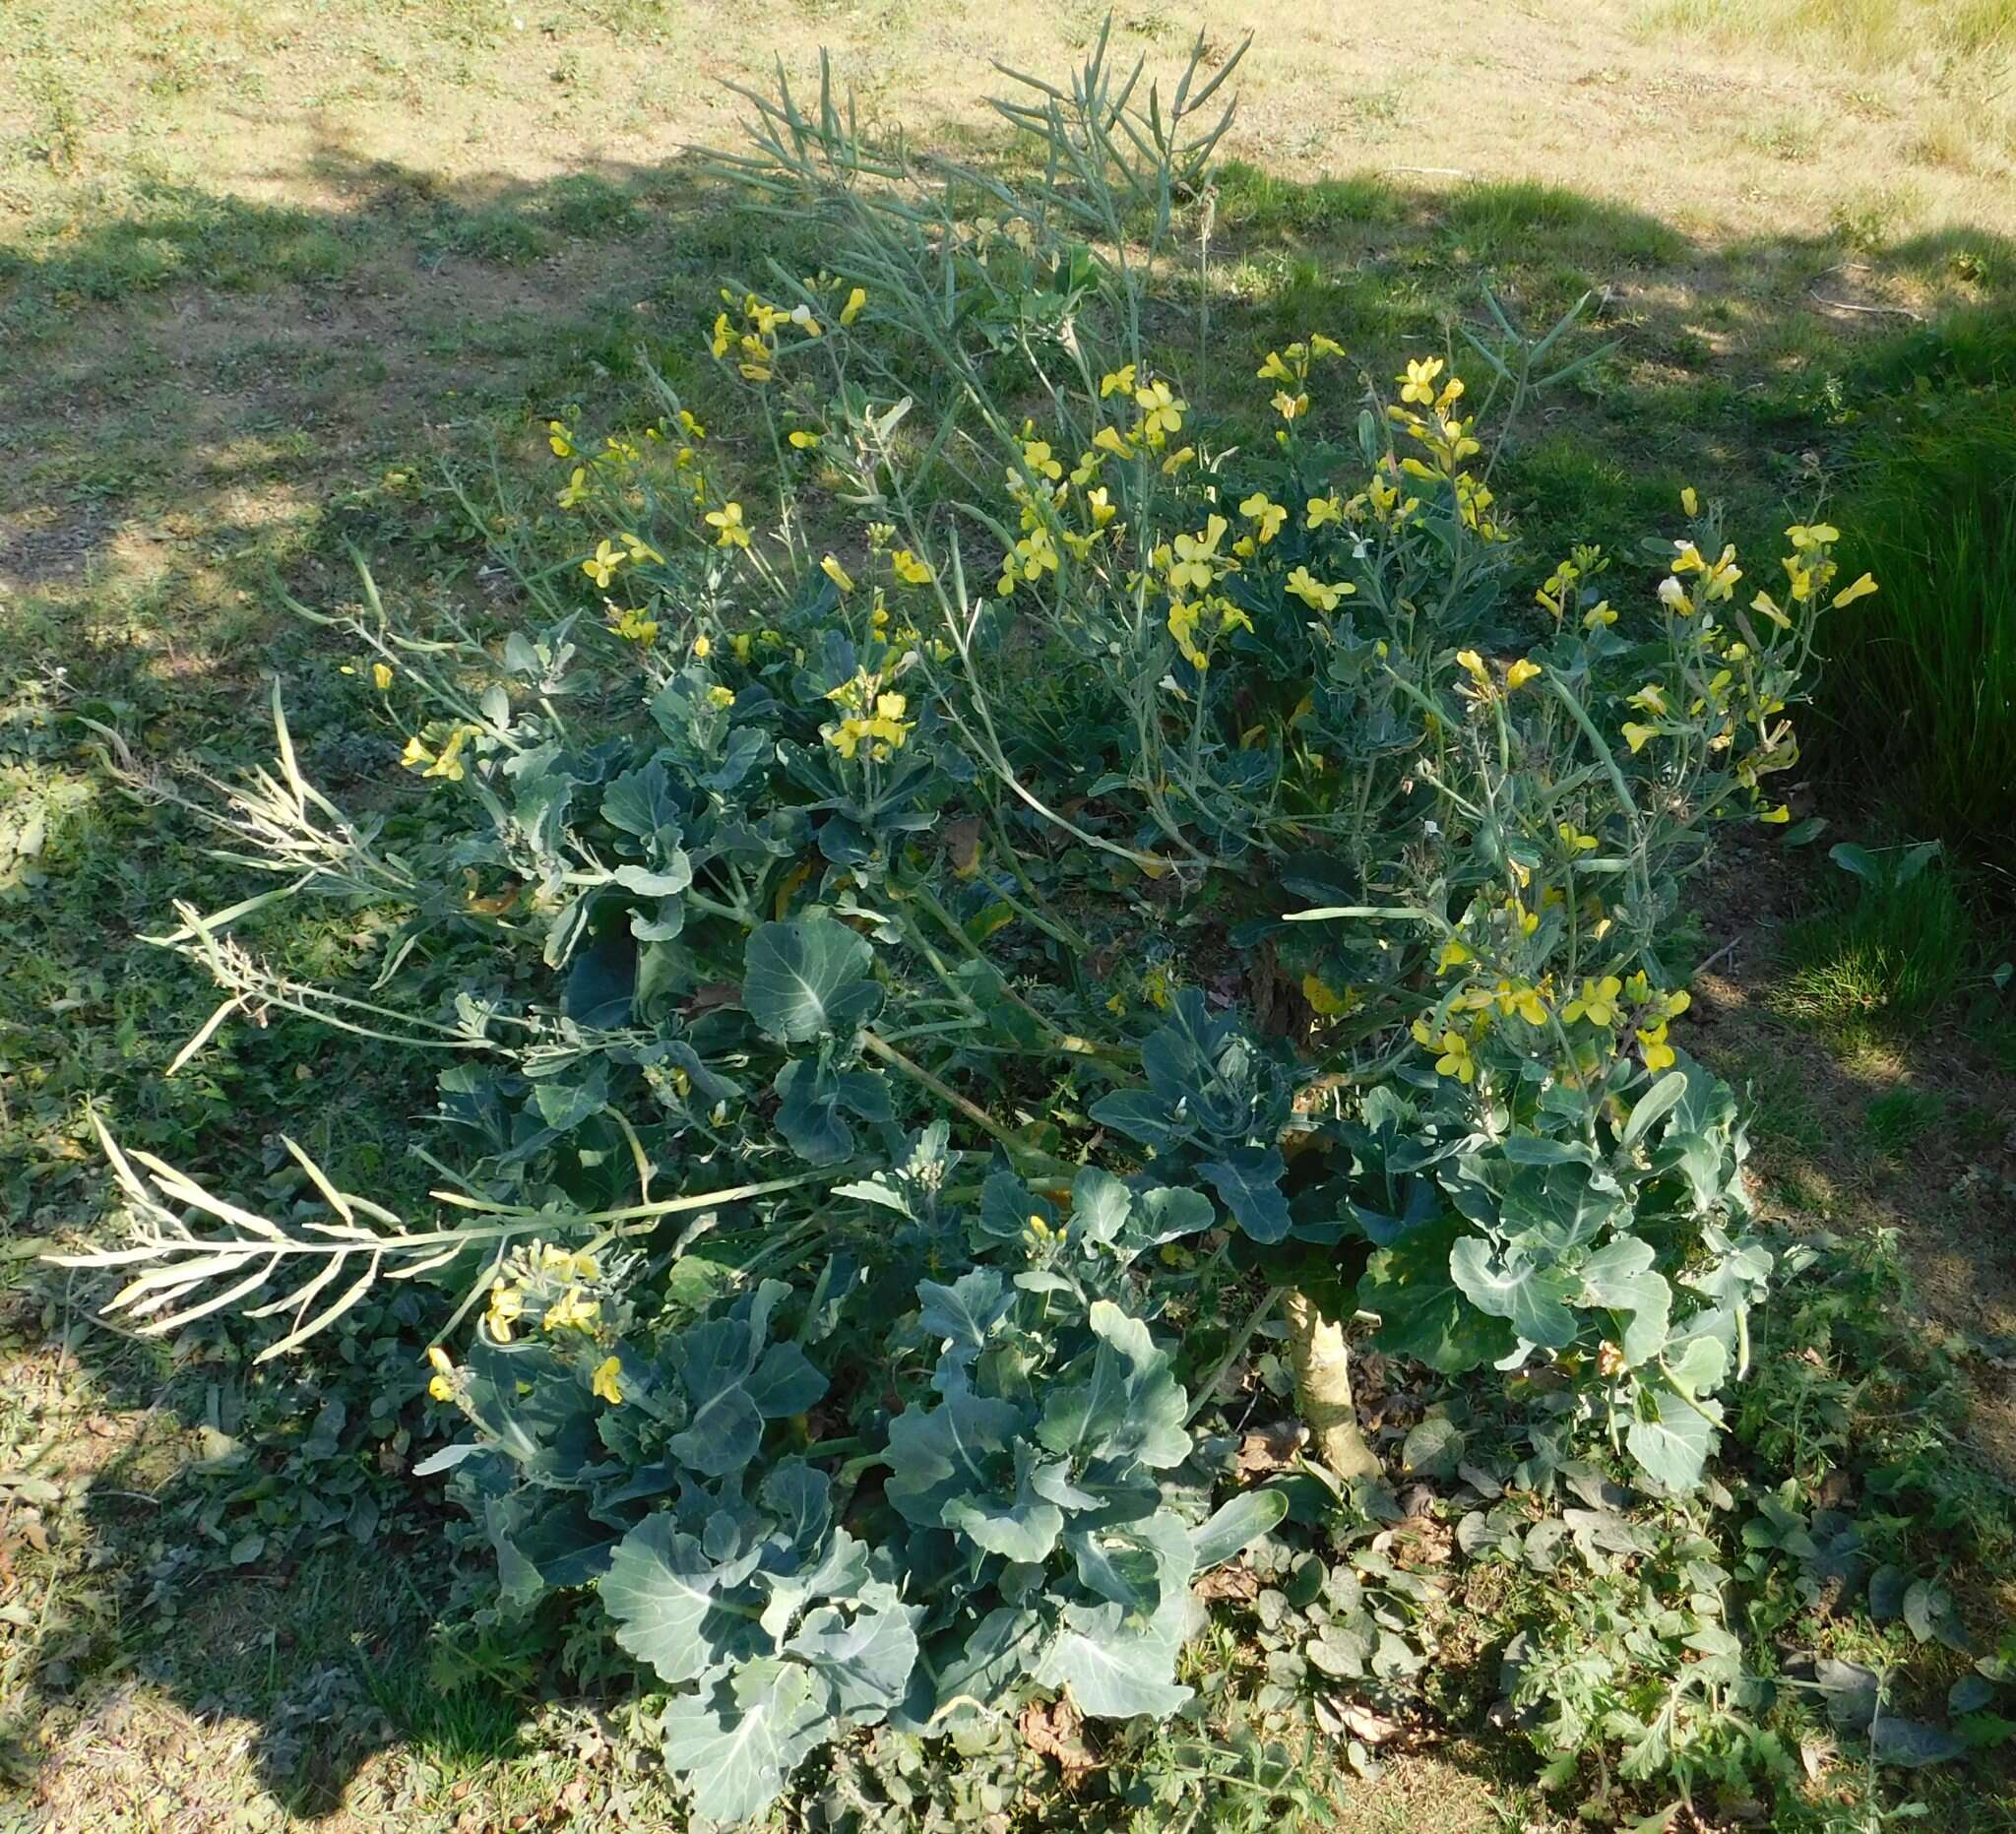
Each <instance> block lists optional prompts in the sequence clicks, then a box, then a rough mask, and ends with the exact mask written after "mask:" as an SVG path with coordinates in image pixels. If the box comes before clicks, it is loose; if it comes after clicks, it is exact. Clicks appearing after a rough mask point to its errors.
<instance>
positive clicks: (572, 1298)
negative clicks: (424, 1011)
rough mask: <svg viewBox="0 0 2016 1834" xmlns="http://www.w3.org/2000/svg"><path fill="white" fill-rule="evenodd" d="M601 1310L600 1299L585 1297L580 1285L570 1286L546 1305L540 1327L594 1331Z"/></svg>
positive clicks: (556, 1329) (549, 1329) (553, 1329)
mask: <svg viewBox="0 0 2016 1834" xmlns="http://www.w3.org/2000/svg"><path fill="white" fill-rule="evenodd" d="M601 1312H602V1307H601V1301H600V1300H599V1299H591V1298H585V1297H583V1296H582V1294H581V1290H580V1289H579V1288H578V1287H569V1288H568V1289H567V1291H566V1292H565V1293H563V1294H561V1295H560V1296H559V1297H558V1298H557V1299H555V1300H554V1301H553V1303H552V1304H550V1305H548V1306H547V1307H546V1315H545V1317H544V1318H543V1319H541V1320H540V1327H541V1329H543V1330H547V1331H593V1330H594V1329H595V1327H596V1325H597V1323H598V1321H599V1319H600V1317H601Z"/></svg>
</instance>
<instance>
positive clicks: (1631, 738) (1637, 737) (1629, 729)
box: [1624, 720, 1659, 755]
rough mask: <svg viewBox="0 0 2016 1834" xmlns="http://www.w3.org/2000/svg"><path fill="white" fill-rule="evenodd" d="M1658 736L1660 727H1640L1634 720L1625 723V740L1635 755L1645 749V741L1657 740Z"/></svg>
mask: <svg viewBox="0 0 2016 1834" xmlns="http://www.w3.org/2000/svg"><path fill="white" fill-rule="evenodd" d="M1658 736H1659V727H1656V726H1640V725H1639V724H1638V723H1637V722H1636V721H1633V720H1626V721H1625V722H1624V739H1625V742H1626V743H1628V744H1629V745H1630V747H1631V750H1632V752H1633V754H1634V755H1635V754H1636V753H1638V752H1641V751H1643V750H1644V749H1645V741H1646V740H1647V739H1652V738H1657V737H1658Z"/></svg>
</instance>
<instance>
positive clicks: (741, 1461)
mask: <svg viewBox="0 0 2016 1834" xmlns="http://www.w3.org/2000/svg"><path fill="white" fill-rule="evenodd" d="M676 1354H677V1360H678V1364H679V1377H680V1380H681V1381H682V1382H683V1383H684V1384H685V1388H686V1396H687V1399H688V1401H689V1402H690V1403H691V1404H692V1408H693V1413H692V1417H691V1419H690V1420H688V1422H687V1423H686V1425H685V1427H684V1429H683V1430H681V1431H679V1432H676V1433H674V1434H673V1435H672V1436H671V1438H670V1440H669V1441H667V1446H668V1449H669V1450H670V1452H671V1454H672V1456H673V1457H674V1458H676V1459H678V1460H679V1462H680V1463H681V1464H684V1465H688V1466H690V1467H691V1468H692V1469H693V1470H695V1471H697V1472H700V1473H701V1474H703V1475H704V1476H706V1477H710V1478H719V1477H725V1476H726V1475H727V1473H729V1472H731V1471H740V1470H741V1469H742V1467H743V1466H745V1465H747V1464H748V1462H749V1461H750V1460H751V1459H752V1458H754V1457H755V1456H756V1453H757V1450H758V1448H759V1447H760V1446H761V1444H762V1440H763V1423H764V1422H765V1421H769V1420H784V1419H788V1417H789V1416H791V1415H793V1414H802V1413H804V1411H805V1410H806V1409H807V1408H809V1407H810V1406H811V1405H812V1403H813V1402H815V1401H817V1400H818V1399H819V1397H820V1396H821V1395H823V1394H824V1393H825V1392H826V1377H825V1376H823V1375H822V1374H820V1372H819V1371H818V1370H817V1369H816V1368H814V1367H813V1365H812V1363H811V1362H810V1360H808V1359H807V1358H806V1356H805V1353H804V1352H803V1351H801V1350H800V1349H799V1348H798V1347H797V1346H796V1345H795V1344H772V1345H771V1346H769V1347H768V1348H767V1349H766V1348H765V1347H764V1344H763V1331H762V1329H761V1328H760V1326H759V1325H757V1324H755V1323H753V1322H745V1321H744V1320H742V1319H739V1318H718V1319H714V1320H711V1321H710V1322H708V1323H707V1324H703V1325H696V1326H694V1327H693V1329H692V1330H690V1331H688V1332H686V1333H684V1335H683V1336H682V1337H681V1338H680V1339H679V1342H678V1347H677V1353H676Z"/></svg>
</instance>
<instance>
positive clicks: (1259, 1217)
mask: <svg viewBox="0 0 2016 1834" xmlns="http://www.w3.org/2000/svg"><path fill="white" fill-rule="evenodd" d="M1197 1170H1199V1171H1201V1172H1202V1173H1203V1174H1204V1175H1205V1176H1206V1177H1207V1178H1209V1179H1210V1180H1211V1182H1212V1186H1213V1188H1214V1189H1216V1190H1217V1192H1218V1194H1219V1196H1221V1197H1222V1198H1224V1199H1225V1207H1226V1208H1227V1209H1228V1210H1229V1211H1230V1212H1231V1213H1232V1216H1233V1218H1234V1220H1236V1222H1237V1223H1238V1226H1239V1228H1240V1229H1242V1230H1244V1231H1245V1232H1246V1233H1247V1234H1248V1235H1250V1236H1251V1237H1252V1238H1253V1239H1254V1240H1255V1241H1258V1242H1277V1241H1280V1240H1282V1239H1283V1238H1284V1237H1285V1236H1286V1235H1287V1234H1288V1232H1289V1226H1290V1221H1291V1219H1290V1217H1289V1213H1288V1199H1287V1198H1286V1197H1284V1196H1283V1195H1282V1192H1281V1180H1282V1175H1283V1174H1284V1173H1285V1172H1286V1171H1287V1170H1288V1162H1287V1161H1286V1160H1285V1159H1283V1158H1282V1156H1281V1149H1280V1148H1279V1147H1273V1146H1235V1147H1233V1148H1232V1150H1231V1151H1230V1152H1229V1153H1228V1154H1226V1156H1225V1157H1224V1158H1223V1159H1210V1160H1206V1161H1204V1162H1203V1163H1202V1164H1201V1165H1200V1166H1199V1167H1198V1168H1197Z"/></svg>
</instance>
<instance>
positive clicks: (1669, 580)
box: [1659, 573, 1694, 617]
mask: <svg viewBox="0 0 2016 1834" xmlns="http://www.w3.org/2000/svg"><path fill="white" fill-rule="evenodd" d="M1659 602H1660V603H1661V604H1663V605H1670V607H1671V608H1672V609H1673V610H1675V611H1677V612H1679V613H1680V615H1681V616H1682V617H1684V616H1685V615H1686V614H1687V613H1688V612H1689V611H1691V610H1693V608H1694V607H1693V606H1692V605H1691V604H1689V603H1688V602H1687V589H1686V588H1685V587H1684V586H1682V585H1681V584H1680V583H1679V581H1678V580H1676V579H1675V578H1673V576H1672V575H1671V574H1670V573H1669V574H1668V575H1667V576H1666V578H1665V579H1663V580H1661V581H1660V583H1659Z"/></svg>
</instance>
